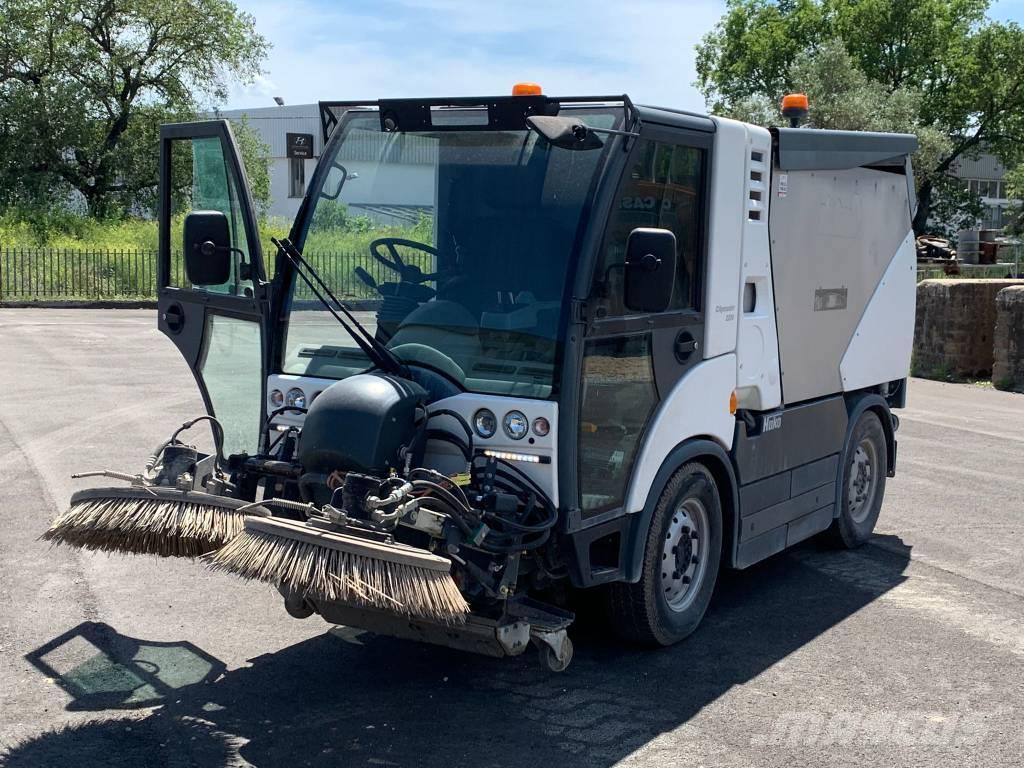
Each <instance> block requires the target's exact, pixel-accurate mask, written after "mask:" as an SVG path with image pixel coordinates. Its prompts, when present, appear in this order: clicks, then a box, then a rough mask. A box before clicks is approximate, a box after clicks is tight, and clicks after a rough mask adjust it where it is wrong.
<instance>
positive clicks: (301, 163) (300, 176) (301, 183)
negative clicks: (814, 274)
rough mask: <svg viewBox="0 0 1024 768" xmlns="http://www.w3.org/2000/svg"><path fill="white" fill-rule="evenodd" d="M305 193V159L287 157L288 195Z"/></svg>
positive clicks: (298, 195) (299, 195) (296, 195)
mask: <svg viewBox="0 0 1024 768" xmlns="http://www.w3.org/2000/svg"><path fill="white" fill-rule="evenodd" d="M305 194H306V161H305V160H303V159H302V158H301V157H292V158H289V159H288V197H302V196H303V195H305Z"/></svg>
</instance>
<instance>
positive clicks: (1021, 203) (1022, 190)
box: [1006, 163, 1024, 236]
mask: <svg viewBox="0 0 1024 768" xmlns="http://www.w3.org/2000/svg"><path fill="white" fill-rule="evenodd" d="M1006 193H1007V195H1008V196H1009V197H1010V199H1011V200H1013V203H1012V204H1011V206H1010V210H1009V215H1010V222H1009V224H1008V226H1007V229H1008V230H1009V231H1010V233H1011V234H1014V235H1018V236H1024V163H1021V164H1020V165H1018V166H1017V167H1016V168H1014V169H1013V170H1011V171H1010V172H1009V173H1007V174H1006Z"/></svg>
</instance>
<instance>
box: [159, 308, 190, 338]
mask: <svg viewBox="0 0 1024 768" xmlns="http://www.w3.org/2000/svg"><path fill="white" fill-rule="evenodd" d="M163 321H164V325H166V326H167V330H168V331H170V332H171V333H181V329H182V328H184V327H185V310H184V309H182V307H181V304H171V306H169V307H168V308H167V309H165V310H164V314H163Z"/></svg>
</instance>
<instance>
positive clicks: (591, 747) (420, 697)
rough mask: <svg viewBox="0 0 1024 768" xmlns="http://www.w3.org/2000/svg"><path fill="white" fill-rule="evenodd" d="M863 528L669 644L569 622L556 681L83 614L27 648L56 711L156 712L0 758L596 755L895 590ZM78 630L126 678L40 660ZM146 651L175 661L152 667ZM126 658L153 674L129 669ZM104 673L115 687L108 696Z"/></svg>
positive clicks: (617, 753)
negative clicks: (189, 636)
mask: <svg viewBox="0 0 1024 768" xmlns="http://www.w3.org/2000/svg"><path fill="white" fill-rule="evenodd" d="M878 538H879V539H880V543H883V544H884V549H881V548H878V547H869V548H865V550H861V551H859V552H857V553H853V554H851V553H830V552H823V551H818V550H817V549H816V547H815V545H813V544H807V545H804V546H802V547H799V548H798V549H797V550H795V551H794V552H793V553H790V554H786V555H782V556H779V557H775V558H772V559H770V560H769V561H767V562H765V563H762V564H759V565H757V566H754V567H753V568H750V569H748V570H746V571H742V572H726V573H723V575H722V578H721V580H720V583H719V585H718V587H717V589H716V593H715V597H714V598H713V600H712V604H711V607H710V609H709V611H708V614H707V616H706V617H705V619H704V623H703V624H702V626H701V628H700V629H699V630H698V631H697V632H696V633H695V634H694V635H693V636H692V637H691V638H690V639H688V640H687V641H685V642H684V643H681V644H680V645H677V646H675V647H672V648H667V649H663V650H658V651H631V650H624V649H623V648H622V647H621V645H618V644H617V643H616V641H614V640H613V639H611V637H610V633H609V632H608V630H607V627H605V626H604V625H603V624H602V623H601V622H597V621H592V622H589V623H586V624H583V625H582V626H580V627H579V628H578V629H577V631H576V633H575V644H576V649H577V651H576V659H575V660H574V662H573V664H572V666H571V667H570V668H569V670H568V671H567V672H565V673H562V674H558V675H555V674H551V673H548V672H546V671H544V670H543V669H542V668H541V666H540V665H539V664H538V663H537V661H536V659H535V657H533V656H532V655H527V656H524V657H521V658H518V659H504V660H495V659H488V658H484V657H477V656H472V655H468V654H462V653H458V652H455V651H449V650H447V649H443V648H436V647H432V646H425V645H417V644H414V643H409V642H404V641H399V640H393V639H389V638H383V637H376V636H372V635H366V634H362V635H359V634H358V633H355V632H352V631H350V630H347V629H344V628H339V629H334V630H330V631H328V632H325V633H324V634H322V635H320V636H318V637H315V638H312V639H310V640H306V641H304V642H301V643H298V644H296V645H293V646H291V647H290V648H287V649H284V650H282V651H279V652H277V653H274V654H269V655H266V656H260V657H257V658H255V659H252V660H251V664H250V666H247V667H245V668H242V669H237V670H232V671H230V672H226V673H223V674H221V672H222V671H223V669H224V667H223V665H222V664H220V662H218V661H217V660H216V659H212V657H210V656H209V655H208V654H205V653H204V652H202V651H201V650H199V649H198V648H196V647H195V646H192V645H191V644H188V643H177V644H154V643H147V642H145V641H137V640H133V639H131V638H125V637H124V636H122V635H118V634H117V633H116V632H114V631H113V630H111V629H109V628H106V627H104V626H103V625H82V627H79V628H76V629H75V630H71V631H70V632H69V633H65V635H63V636H62V637H61V638H58V639H57V640H54V641H52V642H51V643H48V644H47V645H46V646H44V647H43V648H42V649H39V650H37V651H35V652H33V653H32V654H30V655H29V656H30V660H33V663H34V664H35V665H36V667H37V668H38V669H40V670H41V671H43V672H44V673H45V674H48V675H50V676H51V677H53V678H54V679H55V681H57V682H58V684H60V685H61V686H62V687H63V688H64V690H65V691H67V692H68V693H69V695H71V696H72V697H73V698H72V701H71V703H70V704H69V705H68V709H73V710H82V709H90V710H93V711H99V710H104V711H105V715H104V716H106V717H109V716H110V712H109V710H110V709H118V708H124V709H131V708H133V707H138V706H140V701H144V702H147V703H149V704H152V703H153V699H154V695H155V696H156V697H158V698H159V697H162V699H161V700H162V702H163V704H162V706H160V707H159V708H157V709H156V710H154V711H153V712H152V713H151V714H149V715H148V716H147V717H145V718H143V719H141V720H139V719H131V720H128V719H124V718H121V719H112V720H111V719H107V720H93V721H89V722H86V723H84V724H82V725H77V726H72V727H67V728H64V729H60V730H57V731H51V732H48V733H44V734H41V735H40V736H38V737H36V738H35V739H33V740H31V741H28V742H25V743H22V744H19V745H15V746H14V747H13V748H11V749H10V750H9V751H8V752H7V754H6V755H4V756H0V766H5V768H24V767H25V766H33V767H34V768H35V767H37V766H52V765H64V764H69V763H72V762H73V763H74V764H75V765H79V766H91V765H104V766H129V765H130V766H139V765H145V766H151V765H201V766H220V765H228V764H235V762H237V761H238V758H239V757H240V758H243V759H244V760H245V761H248V763H250V764H252V765H255V766H292V765H302V766H314V767H321V766H323V767H326V766H336V765H349V764H359V765H366V764H367V763H370V764H378V765H389V766H444V767H445V768H453V767H455V766H473V768H477V767H478V766H502V767H506V766H507V767H518V766H523V767H524V768H525V767H526V766H529V767H530V768H535V766H538V765H544V764H546V763H551V764H557V765H559V766H565V767H566V768H577V767H579V768H582V767H583V766H595V765H597V766H610V765H612V764H614V763H616V762H617V761H619V760H621V759H622V758H624V757H626V756H627V755H629V754H630V753H632V752H634V751H636V750H637V749H638V748H640V747H642V746H643V745H645V744H647V743H649V742H650V741H651V740H653V739H655V738H656V737H657V736H658V735H659V734H661V733H664V732H666V731H670V730H673V729H676V728H678V727H679V726H681V725H683V724H685V723H686V722H687V721H689V720H690V719H691V718H693V717H694V716H695V715H696V714H697V713H698V712H700V711H701V709H703V708H704V707H706V706H708V705H709V704H710V703H712V702H714V701H715V700H716V699H718V698H719V697H720V696H722V695H723V694H724V693H726V692H728V691H729V690H730V689H731V688H732V687H734V686H737V685H740V684H743V683H746V682H748V681H750V680H751V679H752V678H754V677H756V676H757V675H759V674H760V673H762V672H764V671H765V670H766V669H768V668H769V667H771V666H772V665H774V664H775V663H777V662H778V661H780V660H781V659H783V658H785V657H786V656H788V655H789V654H791V653H793V652H794V651H796V650H798V649H800V648H801V647H803V646H804V645H806V644H808V643H810V642H811V641H813V640H814V639H815V638H817V637H818V636H819V635H821V634H822V633H823V632H825V631H827V630H828V629H830V628H831V627H834V626H835V625H836V624H838V623H839V622H841V621H843V620H844V619H846V618H847V617H849V616H850V615H852V614H853V613H855V612H857V611H858V610H860V609H861V608H863V607H864V606H866V605H868V604H870V603H871V602H872V601H874V600H876V599H877V598H878V597H880V596H881V595H882V594H884V593H885V592H887V591H888V590H890V589H892V588H893V587H896V586H897V585H899V584H900V583H902V582H903V581H904V580H905V578H906V577H905V576H904V571H905V569H906V566H907V564H908V562H909V559H910V547H909V546H907V545H905V544H904V543H903V542H902V541H901V540H900V539H899V538H898V537H894V536H887V537H878ZM830 558H845V560H843V561H842V564H841V566H840V569H842V568H845V569H850V570H853V571H857V570H858V569H863V571H864V573H865V578H852V579H846V578H837V577H836V576H835V573H836V571H835V569H832V568H830V567H821V566H822V564H827V563H828V562H830ZM833 562H834V561H833ZM309 620H310V621H315V620H316V619H309ZM83 628H85V629H83ZM80 635H86V636H87V637H88V639H89V640H90V642H92V643H93V644H94V645H96V646H97V648H98V649H99V650H98V653H99V654H100V655H102V656H103V657H104V658H105V659H107V660H108V661H109V663H111V664H112V665H113V666H115V667H116V666H118V665H120V666H121V667H123V668H125V669H126V670H127V671H125V670H124V669H123V670H122V671H121V672H119V673H117V674H113V675H111V676H107V677H104V676H103V675H102V674H98V673H97V672H96V671H95V669H94V670H93V672H92V674H91V675H83V674H81V670H79V669H78V667H77V666H76V667H74V668H73V669H72V670H70V671H68V672H63V673H60V672H58V671H57V665H56V664H53V663H48V662H47V661H46V657H47V656H48V655H51V654H53V653H54V649H55V648H57V646H59V645H61V642H59V641H62V640H63V641H65V642H66V639H67V638H69V637H75V636H80ZM169 646H175V650H173V651H171V650H169V649H168V648H169ZM133 648H138V649H141V650H136V651H135V652H134V653H130V651H132V649H133ZM152 648H158V649H162V650H163V652H164V656H163V657H162V659H163V660H164V661H166V660H168V659H171V660H172V663H170V664H169V666H166V667H164V666H160V665H159V660H158V661H157V662H154V658H155V657H156V656H155V654H154V652H153V651H152ZM119 649H120V650H119ZM140 659H141V660H142V661H144V662H147V663H149V664H150V665H152V664H154V663H156V664H157V665H158V667H159V668H153V667H152V666H150V667H145V668H144V669H143V671H142V672H140V671H139V670H138V669H135V667H133V664H136V663H137V662H138V661H139V660H140ZM93 665H94V667H97V666H99V665H98V662H95V661H94V662H93ZM218 665H219V666H218ZM79 666H80V665H79ZM76 670H77V672H76ZM215 675H220V676H219V677H217V678H216V679H215V678H214V676H215ZM197 676H198V677H197ZM68 678H70V681H69V679H68ZM96 679H99V680H106V681H107V683H106V690H105V691H103V693H102V695H97V693H96V692H95V691H91V689H90V688H89V685H88V683H89V682H90V681H92V680H96ZM110 680H119V681H122V683H123V684H122V688H121V689H119V690H118V691H116V692H112V690H111V689H112V688H116V685H113V684H112V683H110ZM83 681H85V682H84V683H83ZM143 689H145V690H144V691H143ZM140 691H141V693H140ZM752 727H753V725H752Z"/></svg>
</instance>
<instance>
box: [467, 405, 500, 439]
mask: <svg viewBox="0 0 1024 768" xmlns="http://www.w3.org/2000/svg"><path fill="white" fill-rule="evenodd" d="M473 429H475V430H476V433H477V434H478V435H480V437H494V433H495V432H497V431H498V419H497V418H496V417H495V415H494V414H493V413H492V412H491V411H489V410H487V409H486V408H481V409H480V410H479V411H477V412H476V413H475V414H473Z"/></svg>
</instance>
